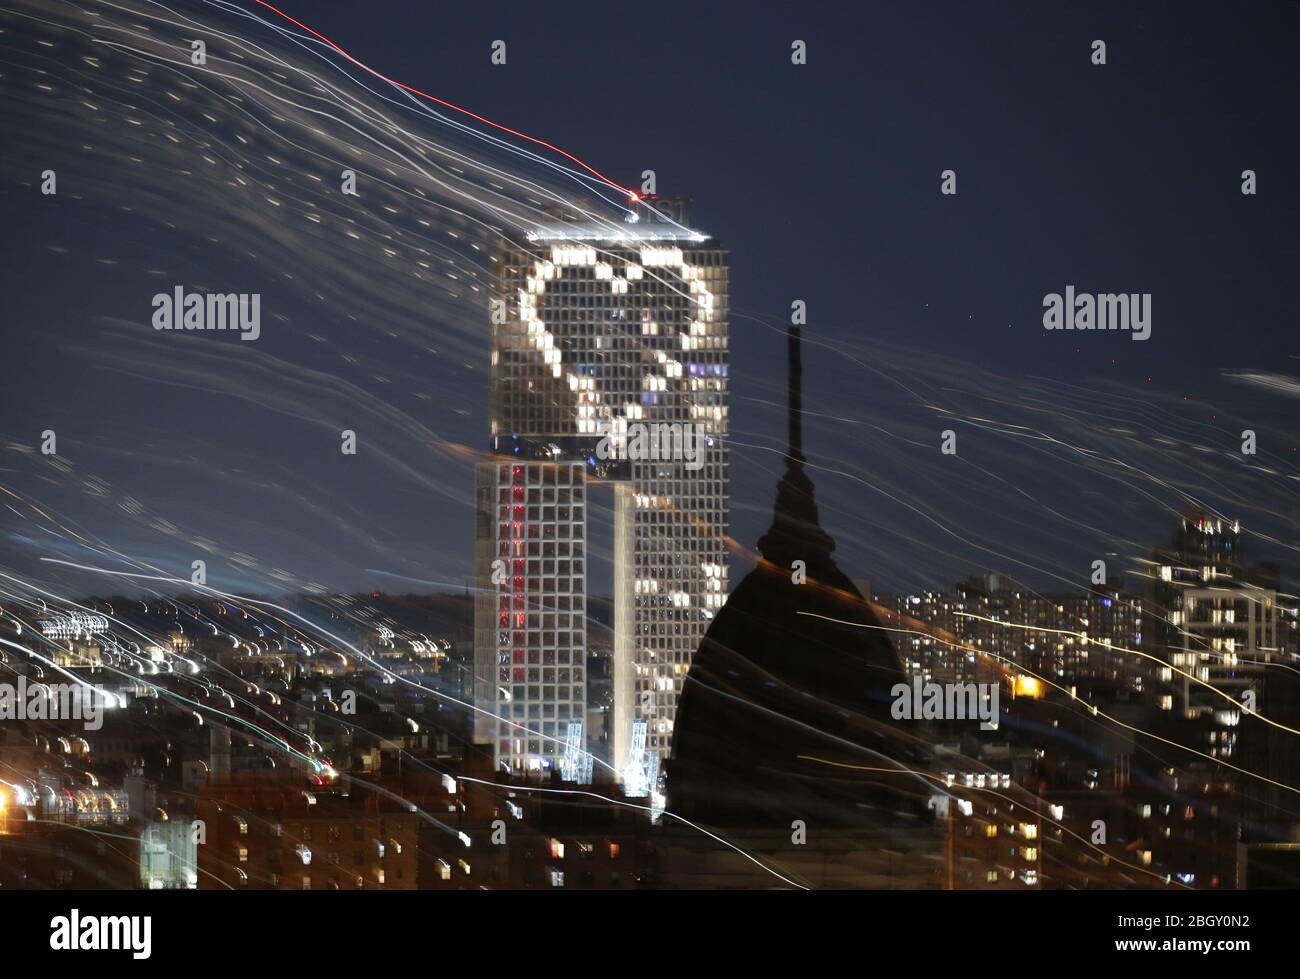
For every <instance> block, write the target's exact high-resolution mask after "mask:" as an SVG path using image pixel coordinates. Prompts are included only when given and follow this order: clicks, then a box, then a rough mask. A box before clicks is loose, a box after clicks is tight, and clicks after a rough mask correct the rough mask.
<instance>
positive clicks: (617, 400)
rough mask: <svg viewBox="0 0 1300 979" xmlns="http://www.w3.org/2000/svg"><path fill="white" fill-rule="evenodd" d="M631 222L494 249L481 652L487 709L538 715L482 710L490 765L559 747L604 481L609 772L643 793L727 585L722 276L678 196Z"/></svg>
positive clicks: (483, 472) (540, 763)
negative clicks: (491, 751)
mask: <svg viewBox="0 0 1300 979" xmlns="http://www.w3.org/2000/svg"><path fill="white" fill-rule="evenodd" d="M634 216H635V217H636V220H635V221H630V222H625V223H610V222H595V221H588V220H579V219H577V218H576V216H574V215H565V214H558V213H557V214H556V215H555V217H556V220H555V221H554V222H553V223H548V224H546V225H545V226H543V227H541V228H538V229H537V230H536V231H534V232H533V233H531V234H529V235H528V236H527V237H526V238H524V239H523V240H520V241H518V242H515V243H513V244H511V245H510V246H508V247H506V248H504V249H502V250H501V251H500V252H499V253H498V254H497V255H495V256H494V257H493V261H494V263H495V275H494V295H493V298H492V348H491V378H492V381H491V419H492V432H491V435H492V449H493V451H494V453H495V454H496V455H497V456H498V457H499V458H500V459H501V460H503V461H500V462H492V463H483V464H482V465H481V466H480V467H479V500H480V506H479V527H478V534H477V540H478V575H479V583H480V589H481V590H480V592H479V594H480V601H479V614H478V618H477V638H476V651H475V659H476V678H477V687H476V689H477V691H478V696H477V700H478V706H479V707H480V708H482V709H483V710H484V711H490V712H491V713H494V714H498V715H501V716H505V717H509V718H510V719H511V720H512V721H514V722H515V723H526V721H527V720H537V721H539V722H540V723H541V725H542V727H541V729H540V730H541V732H542V734H543V737H540V738H539V737H536V736H534V735H531V734H527V733H524V732H519V731H517V730H516V731H515V732H514V733H510V732H509V731H508V730H506V729H504V728H503V727H502V725H501V724H499V723H498V722H493V721H491V720H490V719H486V720H484V719H482V717H481V721H480V727H479V728H478V733H479V736H480V738H481V739H482V740H488V739H489V738H490V739H491V740H492V741H494V742H495V744H496V751H497V760H498V764H505V765H506V767H508V768H510V769H511V770H514V771H522V770H527V769H529V768H540V767H548V766H549V765H552V764H555V763H557V762H558V761H559V760H560V759H561V758H564V757H565V755H566V751H565V749H566V746H570V747H571V739H572V738H573V737H575V736H578V732H576V731H575V729H574V728H573V726H572V722H573V721H575V720H581V717H580V715H579V714H578V713H577V707H578V704H579V702H580V700H581V699H583V698H585V681H584V679H583V677H584V669H583V667H584V665H585V664H584V663H583V659H582V656H583V653H584V652H585V649H584V647H585V641H586V634H585V628H580V626H579V624H578V620H579V619H580V618H581V617H582V615H583V614H584V613H585V605H586V595H587V590H588V589H589V588H591V587H592V583H591V581H590V579H589V578H587V576H586V573H585V564H584V562H585V559H586V554H585V553H584V551H585V548H586V547H587V546H589V543H590V542H589V533H588V520H587V514H588V512H589V507H590V501H589V500H584V499H583V496H584V493H585V492H586V491H587V490H588V489H590V488H591V486H590V484H591V483H592V482H593V481H597V482H608V483H612V484H613V485H612V487H611V489H612V498H613V511H614V519H613V526H614V532H613V538H614V539H613V541H612V542H611V544H612V546H611V547H610V548H609V549H608V551H609V552H610V553H612V555H613V565H614V580H613V582H612V591H613V598H614V636H615V641H614V670H613V705H612V711H611V716H610V719H609V723H610V725H611V727H612V731H611V739H610V740H611V745H612V748H611V751H610V763H611V764H612V765H613V766H614V767H615V768H617V769H618V770H619V771H620V772H621V773H622V775H623V777H624V778H625V780H626V781H627V782H628V783H629V789H630V790H632V791H635V792H640V791H643V790H645V789H653V788H654V783H655V781H656V777H657V773H658V772H659V771H660V764H661V762H662V759H663V757H664V756H666V754H667V752H668V750H669V746H670V745H671V741H672V730H673V719H674V715H675V713H676V707H677V698H678V696H679V694H680V692H681V685H682V682H683V680H684V679H685V677H686V673H687V671H688V670H689V669H690V663H691V657H692V654H693V653H694V651H695V649H696V647H697V646H698V645H699V643H700V640H701V638H702V637H703V635H704V632H705V631H706V630H707V628H708V626H709V622H710V621H711V620H712V618H713V616H714V615H715V614H716V613H717V611H718V609H720V608H721V607H722V605H723V603H724V602H725V601H726V596H727V555H726V529H727V519H728V491H727V452H728V449H727V445H726V436H727V426H728V348H727V342H728V338H727V301H728V272H729V267H728V256H727V252H726V251H725V250H724V249H723V248H722V247H721V246H720V245H719V244H718V243H717V242H716V241H713V240H712V239H710V238H708V237H707V236H705V235H703V234H700V233H698V232H695V231H693V230H691V229H690V228H689V227H688V226H687V215H686V213H685V206H684V204H683V203H682V202H680V201H654V202H653V204H652V206H649V207H647V206H642V205H638V206H637V207H636V208H635V215H634ZM504 460H509V461H504ZM520 480H522V483H521V482H520ZM552 481H553V482H552ZM550 485H554V488H555V491H556V492H555V497H556V499H555V500H554V501H552V500H551V499H550V496H549V494H548V493H547V488H548V487H549V486H550ZM533 489H540V490H541V493H540V495H539V494H534V493H533V492H532V491H533ZM566 490H567V491H568V496H567V497H566V499H567V500H568V508H567V510H565V509H564V504H562V503H561V502H560V499H559V498H560V496H561V495H562V494H563V493H564V492H565V491H566ZM552 506H553V507H554V508H555V509H554V511H552V509H551V508H552ZM534 508H536V509H534ZM562 511H563V512H562ZM548 521H549V522H548ZM498 561H501V562H504V563H502V564H495V565H494V562H498ZM517 569H518V570H517ZM595 587H596V588H600V587H601V586H600V585H599V584H597V585H596V586H595ZM552 599H554V600H555V602H556V604H555V606H554V607H552V604H551V602H552ZM507 613H508V614H507ZM520 613H522V614H523V618H522V619H521V618H520ZM552 616H554V621H555V623H556V626H555V628H554V629H553V630H552V629H549V628H548V627H547V623H548V622H549V621H551V618H550V617H552ZM502 623H506V624H507V625H508V626H509V628H506V627H505V626H503V625H502ZM519 623H522V625H521V626H520V627H519V628H516V625H517V624H519ZM534 623H536V625H535V624H534ZM552 654H554V661H553V662H552V661H551V660H550V659H548V656H550V655H552ZM566 668H567V669H566ZM561 673H565V674H566V675H567V676H568V681H567V682H564V683H562V682H560V680H559V677H560V675H561ZM552 676H554V680H553V681H552V680H551V679H550V678H551V677H552ZM532 677H537V678H538V679H537V681H536V682H535V683H534V681H533V680H532V679H531V678H532ZM580 695H581V696H580ZM521 718H522V719H524V720H519V719H521ZM527 727H529V728H532V727H533V725H531V724H527ZM547 734H550V736H551V737H553V738H554V739H555V740H553V741H548V740H547V738H546V737H545V735H547ZM571 755H572V752H571V751H570V756H571Z"/></svg>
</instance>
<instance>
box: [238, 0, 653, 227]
mask: <svg viewBox="0 0 1300 979" xmlns="http://www.w3.org/2000/svg"><path fill="white" fill-rule="evenodd" d="M253 2H254V3H256V4H257V5H258V6H260V7H265V8H266V9H267V10H270V11H272V12H274V13H276V14H278V15H279V16H281V17H283V18H284V19H285V20H287V21H289V23H291V24H293V25H295V26H297V27H300V28H301V29H302V30H304V31H306V32H307V33H308V34H310V35H311V36H312V37H314V38H316V39H317V40H318V41H321V42H322V43H324V44H328V45H329V46H330V47H331V48H333V49H334V50H335V51H337V52H338V53H339V54H341V55H343V57H345V58H347V59H348V61H350V62H352V63H353V64H354V65H356V66H357V67H358V68H362V69H364V70H365V71H368V72H369V73H370V74H372V75H374V76H375V77H376V78H378V79H379V80H380V81H385V82H387V83H388V84H389V85H394V86H396V87H397V88H400V89H402V90H403V91H406V92H410V93H411V94H412V95H418V96H420V98H423V99H428V100H429V101H430V102H436V103H437V104H438V105H441V106H445V107H446V108H448V109H453V110H455V111H456V112H459V113H462V114H463V115H467V116H469V117H470V118H471V119H475V120H477V121H478V122H481V123H483V124H485V125H488V126H491V127H493V128H494V129H499V130H501V131H502V132H503V133H509V134H510V135H511V136H517V137H519V138H520V139H526V140H528V142H530V143H535V144H537V145H538V146H544V147H546V148H547V149H548V150H551V151H552V152H554V153H559V154H560V156H563V157H565V158H566V159H568V160H572V161H573V162H574V163H576V164H577V165H578V166H580V167H582V169H584V170H586V171H587V172H588V173H590V174H592V175H594V176H596V177H599V178H600V179H601V180H603V181H605V183H607V184H609V185H610V186H611V187H613V188H615V189H617V190H620V191H622V192H623V193H624V194H626V195H627V197H628V200H629V201H630V202H631V203H636V201H637V200H638V199H639V197H638V195H637V193H636V191H634V190H630V189H628V188H627V187H624V186H623V185H622V184H619V183H615V182H614V181H613V180H610V179H609V178H608V177H607V176H605V175H604V174H603V173H601V172H600V171H599V170H597V169H596V168H595V167H593V166H590V165H589V164H586V163H584V162H582V160H579V159H578V158H577V157H576V156H574V155H573V154H572V153H570V152H568V151H567V150H562V149H560V148H559V147H558V146H555V145H553V144H551V143H548V142H546V141H545V140H543V139H538V138H537V137H536V136H529V135H528V134H527V133H521V132H519V130H517V129H511V128H510V127H509V126H503V125H501V123H499V122H493V121H492V120H491V119H488V118H485V117H484V116H481V115H479V114H478V113H476V112H471V111H470V110H469V109H463V108H461V107H460V106H458V105H455V104H453V103H451V102H448V101H447V100H446V99H440V98H438V97H437V96H436V95H430V94H429V93H428V92H422V91H420V90H419V89H418V88H413V87H411V86H410V85H407V84H405V83H403V82H399V81H395V80H394V79H392V78H389V77H388V76H387V75H381V74H380V73H379V72H377V71H375V69H373V68H371V67H370V66H369V65H367V64H363V63H362V62H360V61H358V60H357V59H356V58H354V57H352V55H350V54H348V52H347V51H345V50H344V49H343V48H341V47H339V45H337V44H335V43H334V42H333V41H331V40H330V39H329V38H328V37H326V36H325V35H324V34H321V33H320V32H319V31H316V30H313V29H312V28H310V27H308V26H307V25H306V24H304V23H303V22H302V21H300V20H296V19H294V18H293V17H290V16H289V15H288V14H286V13H285V12H284V11H283V10H280V9H278V8H276V7H273V6H272V5H271V4H269V3H267V2H266V0H253Z"/></svg>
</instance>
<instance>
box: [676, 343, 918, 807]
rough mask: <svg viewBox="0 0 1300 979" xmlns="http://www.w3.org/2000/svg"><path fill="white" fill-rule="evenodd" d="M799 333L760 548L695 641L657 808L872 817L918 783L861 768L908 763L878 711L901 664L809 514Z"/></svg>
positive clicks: (903, 743)
mask: <svg viewBox="0 0 1300 979" xmlns="http://www.w3.org/2000/svg"><path fill="white" fill-rule="evenodd" d="M798 343H799V335H798V330H797V329H792V330H791V337H790V346H791V371H790V372H791V383H790V401H791V406H790V407H791V438H790V443H791V445H790V451H789V453H788V454H787V457H786V461H787V471H786V474H785V476H784V478H783V479H782V480H781V483H780V485H779V487H778V490H777V502H776V507H775V514H774V519H773V523H772V527H771V529H770V530H769V531H768V532H767V534H765V535H764V536H763V538H762V539H761V540H760V541H759V545H758V546H759V551H760V553H761V555H762V560H761V561H760V562H759V564H758V566H757V567H756V568H755V569H754V570H753V571H752V572H750V574H749V575H748V576H746V578H745V580H744V581H742V582H741V583H740V585H739V586H738V587H737V588H736V590H735V592H734V593H733V594H732V595H731V597H730V598H729V599H728V601H727V603H726V604H725V605H724V606H723V608H722V609H721V611H719V613H718V615H717V618H715V619H714V621H713V624H712V626H711V627H710V628H709V631H708V633H707V634H706V635H705V637H704V640H703V642H702V643H701V645H700V648H699V650H698V651H697V652H696V654H695V657H694V660H693V661H692V664H691V669H690V673H689V674H688V675H687V678H686V681H685V683H684V684H683V688H682V695H681V700H680V702H679V704H678V708H677V715H676V721H675V724H674V731H673V744H672V756H671V759H670V760H669V762H668V764H667V793H668V808H669V809H670V810H671V811H672V812H674V813H677V814H678V815H681V816H684V817H685V818H687V819H690V820H692V821H695V822H700V823H703V824H706V825H712V826H717V827H740V826H754V825H769V826H770V825H775V824H778V823H782V822H783V823H784V824H786V825H788V824H789V822H790V820H792V819H805V820H808V821H810V823H811V821H813V820H816V821H817V822H818V823H821V824H823V825H826V824H833V825H840V826H853V825H862V824H864V823H868V822H873V821H874V822H877V823H878V822H879V819H880V818H881V816H880V814H881V811H882V810H888V811H897V810H898V809H899V807H900V805H902V807H903V808H907V809H909V810H910V809H912V808H913V807H912V805H911V804H909V803H900V797H899V795H898V792H897V790H898V788H899V787H900V786H903V785H904V783H910V784H909V786H908V787H909V788H910V789H912V790H915V788H916V787H917V782H916V779H915V777H911V778H908V777H906V776H902V777H900V776H899V775H897V774H894V775H890V774H888V773H887V772H868V771H862V770H861V767H862V766H866V767H878V768H882V769H886V770H890V771H894V772H897V771H899V770H900V768H901V767H902V765H906V766H907V767H914V766H915V765H916V764H917V761H916V757H917V752H916V750H914V749H913V747H912V745H913V743H914V742H913V740H912V738H911V737H910V736H908V735H904V733H903V732H902V731H900V730H898V728H897V726H896V722H893V721H891V720H890V717H889V708H890V702H891V696H890V690H891V688H892V687H893V686H894V684H896V683H900V682H903V681H904V680H905V677H904V674H903V671H902V670H901V668H900V667H899V663H898V658H897V657H896V656H895V654H894V650H893V647H892V645H891V644H890V641H889V637H888V633H886V632H884V631H882V630H881V629H880V628H878V626H879V622H878V621H877V619H876V616H875V615H874V613H873V612H872V611H871V608H870V606H869V605H868V603H867V602H866V601H865V600H864V599H863V597H862V595H861V594H860V593H859V592H858V590H857V588H856V587H855V586H854V584H853V582H852V581H850V580H849V578H848V577H847V576H846V575H845V574H844V572H842V571H841V570H840V569H839V567H838V566H836V564H835V562H834V560H833V559H832V558H831V552H832V551H833V550H834V547H835V544H834V541H833V540H832V539H831V538H830V536H829V535H827V534H826V532H825V531H824V530H822V528H821V526H820V524H819V522H818V518H817V506H816V503H815V501H814V499H813V487H812V483H811V481H810V480H809V479H808V477H807V475H806V474H805V472H804V457H803V454H802V451H801V445H800V441H801V440H800V432H799V424H798V422H799V419H798V413H799V410H800V405H799V401H800V391H799V356H798V354H799V349H798ZM795 561H803V562H804V564H805V567H806V575H807V580H806V582H805V583H803V584H796V583H795V582H794V580H793V575H794V570H793V568H792V564H793V562H795ZM847 623H854V624H847ZM804 756H807V757H804ZM812 759H821V760H820V761H818V760H812ZM828 762H829V763H835V762H838V763H840V765H841V766H859V767H858V768H857V769H855V768H848V767H836V765H834V764H828Z"/></svg>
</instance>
